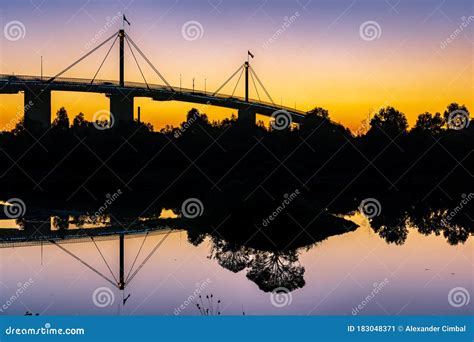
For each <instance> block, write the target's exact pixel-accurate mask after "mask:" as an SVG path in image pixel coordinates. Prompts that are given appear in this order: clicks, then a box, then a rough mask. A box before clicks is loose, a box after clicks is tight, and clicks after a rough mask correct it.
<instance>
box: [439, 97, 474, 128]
mask: <svg viewBox="0 0 474 342" xmlns="http://www.w3.org/2000/svg"><path fill="white" fill-rule="evenodd" d="M444 120H445V122H446V125H447V127H448V128H459V127H463V128H464V127H466V126H467V125H468V124H469V120H470V114H469V110H468V109H467V108H466V106H465V105H462V106H460V105H459V104H457V103H455V102H453V103H451V104H449V105H448V107H447V108H446V110H445V111H444Z"/></svg>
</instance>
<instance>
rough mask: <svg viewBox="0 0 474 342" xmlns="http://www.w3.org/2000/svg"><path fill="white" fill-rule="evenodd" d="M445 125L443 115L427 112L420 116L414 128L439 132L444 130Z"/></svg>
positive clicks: (415, 129)
mask: <svg viewBox="0 0 474 342" xmlns="http://www.w3.org/2000/svg"><path fill="white" fill-rule="evenodd" d="M443 126H444V119H443V118H442V117H441V114H440V113H436V114H435V115H433V114H431V113H429V112H426V113H423V114H420V115H419V116H418V119H417V120H416V124H415V127H414V128H413V130H414V131H422V132H429V133H433V134H439V133H441V132H442V130H443Z"/></svg>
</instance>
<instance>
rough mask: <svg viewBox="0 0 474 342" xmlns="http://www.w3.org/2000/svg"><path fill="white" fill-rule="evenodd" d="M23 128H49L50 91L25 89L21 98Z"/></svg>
mask: <svg viewBox="0 0 474 342" xmlns="http://www.w3.org/2000/svg"><path fill="white" fill-rule="evenodd" d="M23 104H24V110H25V127H26V128H27V129H33V130H34V129H41V130H46V129H48V128H49V127H50V126H51V91H50V90H44V91H40V90H38V91H33V90H31V89H25V91H24V96H23Z"/></svg>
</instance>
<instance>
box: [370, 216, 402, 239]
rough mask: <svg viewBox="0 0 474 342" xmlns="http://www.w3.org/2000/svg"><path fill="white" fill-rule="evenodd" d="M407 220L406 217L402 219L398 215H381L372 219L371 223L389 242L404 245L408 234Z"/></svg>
mask: <svg viewBox="0 0 474 342" xmlns="http://www.w3.org/2000/svg"><path fill="white" fill-rule="evenodd" d="M402 217H403V216H402ZM406 222H407V220H406V218H405V217H403V218H402V219H400V217H398V216H379V217H375V218H374V219H372V220H371V222H370V224H371V226H372V228H373V230H374V231H375V232H376V233H377V234H379V235H380V237H381V238H383V239H384V240H385V241H386V242H387V243H395V244H396V245H403V244H404V243H405V241H406V239H407V236H408V228H407V225H406Z"/></svg>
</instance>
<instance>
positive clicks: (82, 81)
mask: <svg viewBox="0 0 474 342" xmlns="http://www.w3.org/2000/svg"><path fill="white" fill-rule="evenodd" d="M50 78H51V77H50V76H43V78H41V77H39V76H29V75H7V74H0V82H9V83H16V82H34V83H45V84H46V82H47V80H49V79H50ZM91 81H92V79H87V78H68V77H57V78H55V79H54V83H55V84H58V83H59V84H66V85H67V84H71V85H79V86H84V87H90V86H91V85H92V84H93V85H96V86H104V87H109V86H110V87H114V88H115V87H119V82H118V81H113V80H100V79H96V80H94V82H93V83H92V84H91ZM124 85H125V87H127V88H137V89H143V90H147V89H150V90H161V91H169V88H168V87H166V86H163V85H160V84H148V87H147V85H146V84H145V83H139V82H125V84H124ZM173 89H174V90H175V91H176V92H180V93H184V94H190V95H194V96H203V97H217V98H220V99H223V100H229V99H232V100H237V101H241V102H244V103H245V98H244V97H241V96H235V95H234V96H232V95H229V94H225V93H218V94H215V95H213V93H212V92H204V91H202V90H195V89H190V88H183V87H173ZM249 102H251V103H254V104H259V105H262V106H266V107H269V108H272V109H283V110H286V111H289V112H292V113H297V114H306V112H304V111H301V110H298V109H295V108H291V107H287V106H282V105H277V104H274V103H271V102H265V101H261V100H256V99H251V100H250V101H249Z"/></svg>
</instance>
